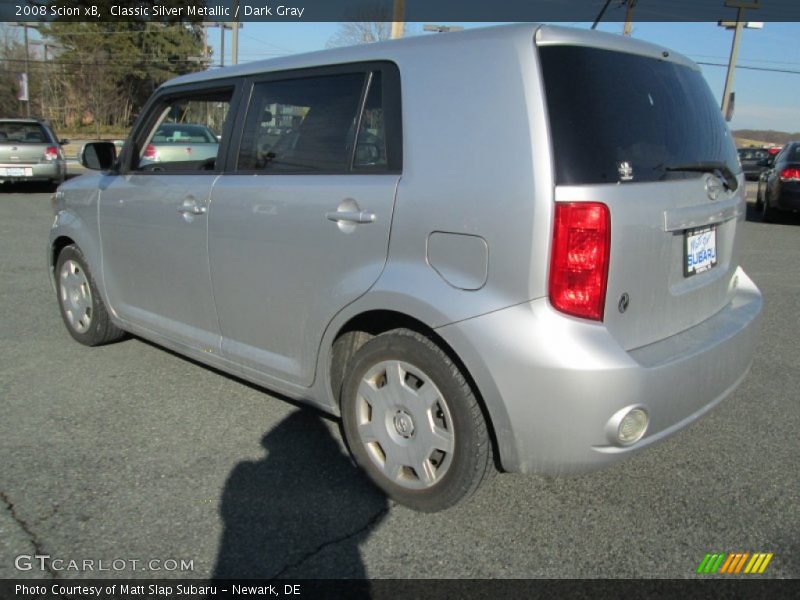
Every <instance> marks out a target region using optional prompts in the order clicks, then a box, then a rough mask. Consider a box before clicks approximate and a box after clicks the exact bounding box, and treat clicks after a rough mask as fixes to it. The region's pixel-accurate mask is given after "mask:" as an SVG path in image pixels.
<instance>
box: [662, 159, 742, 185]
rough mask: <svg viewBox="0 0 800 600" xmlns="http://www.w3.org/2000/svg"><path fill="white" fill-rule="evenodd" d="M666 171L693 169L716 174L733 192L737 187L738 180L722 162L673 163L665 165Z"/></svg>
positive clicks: (698, 171)
mask: <svg viewBox="0 0 800 600" xmlns="http://www.w3.org/2000/svg"><path fill="white" fill-rule="evenodd" d="M665 170H666V171H694V172H697V173H711V174H712V175H716V176H717V177H719V178H720V179H722V180H723V181H724V182H725V187H727V188H728V189H729V190H730V191H732V192H735V191H736V188H738V187H739V182H738V181H736V175H734V174H733V171H731V170H730V169H729V168H728V165H726V164H725V163H724V162H715V161H709V162H696V163H691V164H688V165H675V166H673V167H665Z"/></svg>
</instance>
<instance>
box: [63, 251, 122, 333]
mask: <svg viewBox="0 0 800 600" xmlns="http://www.w3.org/2000/svg"><path fill="white" fill-rule="evenodd" d="M56 291H57V293H58V305H59V307H60V308H61V318H62V319H63V320H64V324H65V325H66V326H67V331H69V334H70V335H71V336H72V337H73V338H75V340H77V341H78V342H80V343H81V344H84V345H85V346H99V345H100V344H107V343H109V342H113V341H116V340H118V339H120V338H122V337H123V336H124V335H125V332H124V331H122V330H121V329H120V328H119V327H117V326H116V325H114V323H112V322H111V319H110V317H109V315H108V311H107V310H106V307H105V304H103V300H102V298H101V297H100V293H99V292H98V290H97V286H96V285H95V282H94V278H93V277H92V274H91V272H90V271H89V267H88V266H87V265H86V259H85V258H84V256H83V253H81V251H80V249H78V247H77V246H66V247H65V248H64V249H63V250H62V251H61V253H60V254H59V255H58V260H57V261H56Z"/></svg>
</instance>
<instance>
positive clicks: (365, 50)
mask: <svg viewBox="0 0 800 600" xmlns="http://www.w3.org/2000/svg"><path fill="white" fill-rule="evenodd" d="M534 35H535V36H536V41H537V43H538V44H539V45H540V46H547V45H557V44H570V45H578V46H588V47H596V48H602V49H608V50H618V51H622V52H628V53H632V54H639V55H643V56H649V57H652V58H657V59H659V60H667V61H670V62H675V63H679V64H683V65H685V66H688V67H690V68H693V69H695V70H699V67H698V66H697V65H696V64H695V63H694V62H693V61H691V60H690V59H688V58H686V57H685V56H683V55H682V54H679V53H677V52H673V51H671V50H668V49H666V48H663V47H662V46H658V45H656V44H651V43H649V42H643V41H640V40H635V39H631V38H625V37H623V36H619V35H616V34H610V33H604V32H600V31H592V30H588V29H575V28H569V27H559V26H555V25H540V24H537V23H515V24H511V25H497V26H493V27H480V28H475V29H467V30H464V31H453V32H448V33H444V34H436V35H420V36H411V37H406V38H401V39H395V40H386V41H383V42H374V43H370V44H360V45H357V46H348V47H345V48H332V49H327V50H318V51H316V52H308V53H304V54H293V55H289V56H282V57H279V58H272V59H267V60H260V61H254V62H248V63H244V64H239V65H235V66H229V67H221V68H216V69H212V70H208V71H199V72H197V73H190V74H188V75H182V76H180V77H176V78H174V79H171V80H170V81H167V82H165V83H164V84H162V86H161V87H162V88H163V87H170V86H174V85H182V84H188V83H198V82H205V81H213V80H215V79H225V78H228V77H242V76H247V75H255V74H259V73H268V72H271V71H283V70H289V69H303V68H311V67H321V66H331V65H337V64H347V63H351V62H363V61H379V60H390V61H395V60H402V59H403V58H404V57H417V56H418V53H417V51H418V50H419V49H421V48H422V49H424V50H425V51H426V52H428V53H429V54H430V55H431V56H433V55H435V53H436V52H437V49H441V48H445V47H448V46H450V45H451V44H460V43H464V42H469V41H475V42H477V41H482V42H490V43H492V42H495V43H497V44H509V43H512V44H514V43H519V44H523V45H524V46H526V47H528V46H529V45H530V43H531V40H532V38H533V36H534Z"/></svg>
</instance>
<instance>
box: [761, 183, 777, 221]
mask: <svg viewBox="0 0 800 600" xmlns="http://www.w3.org/2000/svg"><path fill="white" fill-rule="evenodd" d="M777 212H778V211H777V210H775V209H774V208H772V207H771V206H770V205H769V200H768V199H767V195H766V191H765V192H764V198H763V200H762V202H761V220H762V221H763V222H764V223H774V222H775V221H776V220H777V216H778V215H777Z"/></svg>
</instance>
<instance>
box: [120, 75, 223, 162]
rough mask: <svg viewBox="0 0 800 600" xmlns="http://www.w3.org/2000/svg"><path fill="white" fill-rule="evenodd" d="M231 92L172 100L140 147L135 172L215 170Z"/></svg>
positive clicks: (162, 106)
mask: <svg viewBox="0 0 800 600" xmlns="http://www.w3.org/2000/svg"><path fill="white" fill-rule="evenodd" d="M231 96H232V90H226V91H220V92H214V93H201V94H187V95H181V96H176V97H173V98H169V99H168V100H167V101H166V102H164V103H162V104H161V105H160V106H159V107H158V108H157V109H156V110H157V111H158V113H157V114H158V116H157V118H156V119H155V122H154V123H153V124H152V125H151V126H150V128H149V129H148V132H147V135H146V136H145V138H144V141H143V142H142V143H141V145H140V149H139V153H138V156H137V157H136V159H137V160H136V164H135V165H134V169H133V170H134V171H146V172H162V171H166V172H173V173H174V172H185V171H190V172H194V171H214V170H216V168H217V166H218V165H217V158H218V154H219V148H220V141H221V139H222V132H223V130H224V127H225V122H226V120H227V118H228V114H229V112H230V104H231Z"/></svg>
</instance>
